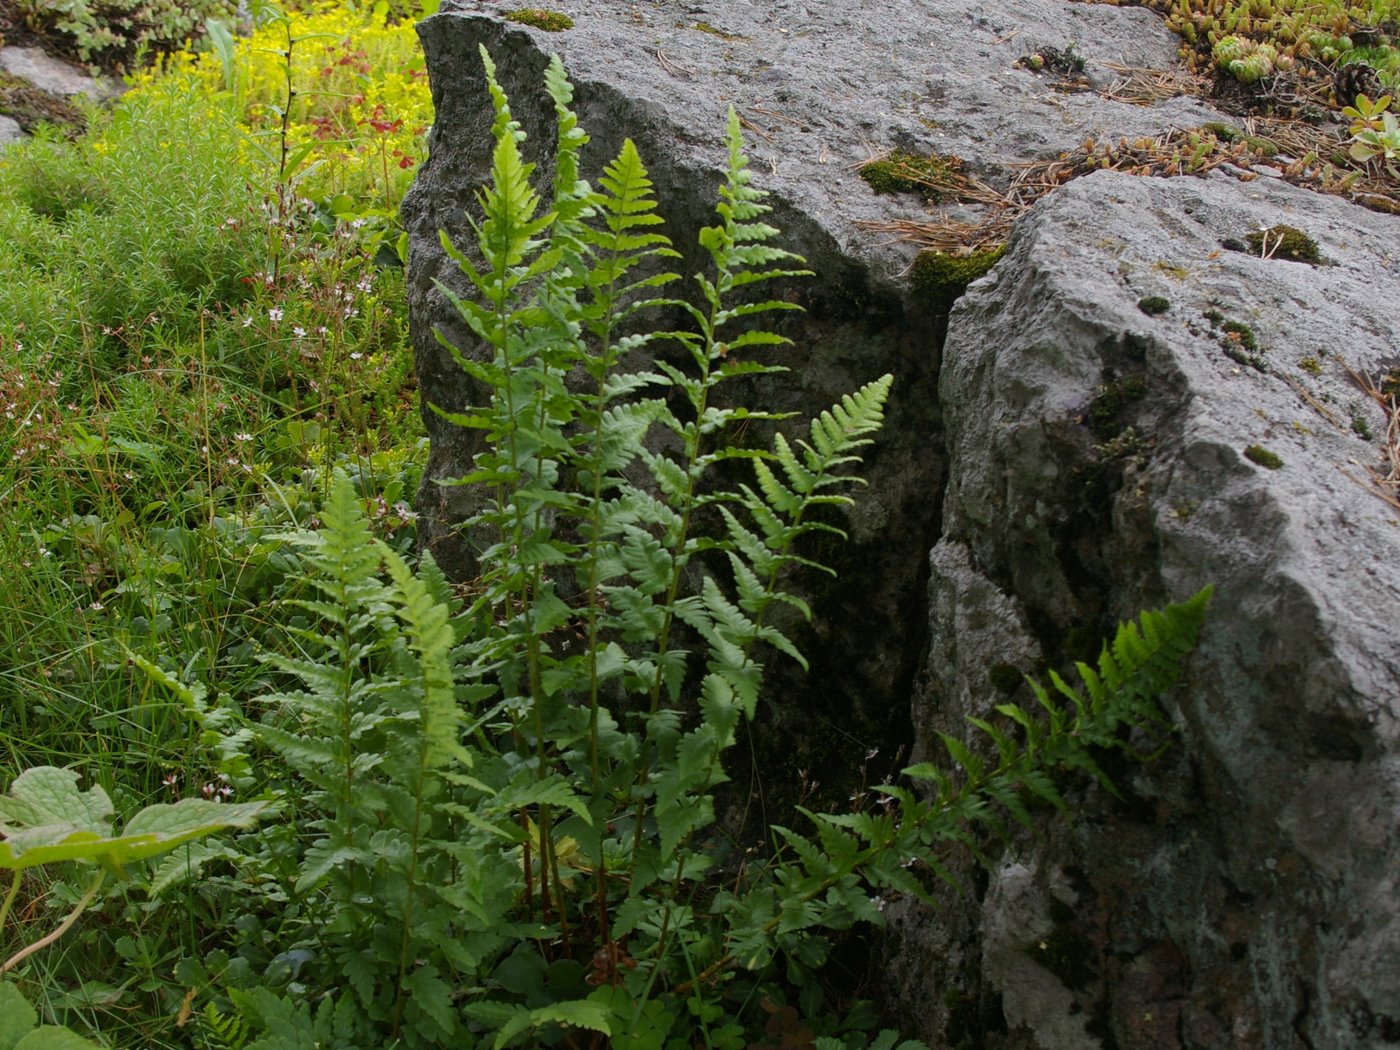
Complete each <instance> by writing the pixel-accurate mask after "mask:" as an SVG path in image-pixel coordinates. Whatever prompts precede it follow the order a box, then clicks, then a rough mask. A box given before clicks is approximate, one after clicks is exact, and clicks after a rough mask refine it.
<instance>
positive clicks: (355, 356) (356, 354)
mask: <svg viewBox="0 0 1400 1050" xmlns="http://www.w3.org/2000/svg"><path fill="white" fill-rule="evenodd" d="M364 356H365V355H364V354H362V353H360V352H359V351H358V350H356V351H355V352H354V353H352V354H351V355H350V360H351V361H358V360H359V359H360V358H362V357H364Z"/></svg>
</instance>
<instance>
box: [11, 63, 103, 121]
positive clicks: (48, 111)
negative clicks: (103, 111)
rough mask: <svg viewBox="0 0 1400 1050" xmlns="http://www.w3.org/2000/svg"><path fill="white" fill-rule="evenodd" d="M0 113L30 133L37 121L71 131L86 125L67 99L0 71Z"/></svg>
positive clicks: (79, 112)
mask: <svg viewBox="0 0 1400 1050" xmlns="http://www.w3.org/2000/svg"><path fill="white" fill-rule="evenodd" d="M0 116H6V117H10V118H12V119H13V120H14V121H15V123H17V124H18V125H19V126H20V128H21V129H22V130H24V131H26V132H29V133H30V134H33V132H34V129H35V128H37V127H38V126H39V125H40V124H54V125H57V126H59V127H63V128H68V129H70V133H71V134H77V133H78V132H81V131H82V130H83V129H84V128H86V127H87V118H86V117H85V116H84V115H83V113H82V111H81V110H80V109H78V108H77V107H76V106H74V105H73V104H72V103H71V102H68V101H67V100H65V99H62V98H60V97H58V96H57V95H51V94H49V92H47V91H44V90H42V89H40V88H36V87H35V86H34V85H33V84H31V83H29V81H27V80H24V79H23V78H21V77H16V76H11V75H10V74H8V73H0Z"/></svg>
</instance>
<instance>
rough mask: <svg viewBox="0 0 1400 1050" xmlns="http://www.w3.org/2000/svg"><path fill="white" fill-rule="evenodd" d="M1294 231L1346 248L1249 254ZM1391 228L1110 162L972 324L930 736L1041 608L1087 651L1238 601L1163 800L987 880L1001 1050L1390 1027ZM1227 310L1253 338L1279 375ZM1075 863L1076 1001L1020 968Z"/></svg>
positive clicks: (1050, 625) (952, 429)
mask: <svg viewBox="0 0 1400 1050" xmlns="http://www.w3.org/2000/svg"><path fill="white" fill-rule="evenodd" d="M1280 219H1286V220H1287V222H1288V223H1289V224H1291V225H1294V226H1297V227H1301V228H1303V229H1305V230H1306V231H1309V232H1310V233H1313V234H1315V235H1316V239H1317V242H1318V244H1319V245H1320V246H1321V251H1322V254H1323V257H1324V259H1326V260H1327V262H1326V264H1325V265H1317V266H1314V265H1309V264H1306V263H1300V262H1293V261H1286V260H1282V259H1279V258H1265V257H1262V254H1261V255H1258V256H1256V255H1254V254H1252V253H1248V252H1240V251H1231V250H1228V249H1224V248H1222V247H1221V243H1222V241H1227V240H1239V239H1241V238H1243V237H1244V236H1245V235H1246V234H1247V233H1249V232H1251V231H1255V230H1258V229H1260V228H1262V227H1270V226H1272V225H1274V224H1275V223H1276V222H1277V221H1278V220H1280ZM1397 244H1400V220H1397V219H1395V218H1393V217H1388V216H1378V215H1374V214H1371V213H1369V212H1365V211H1362V210H1360V209H1358V208H1356V207H1354V206H1352V205H1349V204H1346V203H1344V202H1342V201H1339V200H1337V199H1335V198H1327V197H1321V196H1318V195H1315V194H1310V193H1308V192H1306V191H1303V190H1299V189H1296V188H1294V187H1291V186H1288V185H1286V184H1283V183H1280V182H1277V181H1273V180H1260V181H1258V182H1254V183H1249V184H1243V185H1242V184H1240V183H1238V182H1236V181H1235V180H1233V179H1229V178H1225V177H1218V178H1210V179H1205V180H1201V179H1174V180H1159V179H1145V178H1133V177H1130V176H1125V175H1118V174H1115V173H1099V174H1096V175H1092V176H1089V177H1086V178H1083V179H1080V180H1077V181H1075V182H1073V183H1071V184H1069V185H1068V186H1066V187H1064V188H1063V189H1062V190H1060V191H1058V192H1057V193H1056V194H1054V195H1053V196H1051V197H1050V198H1048V199H1047V200H1045V201H1044V202H1042V203H1041V204H1040V205H1038V206H1037V207H1036V209H1034V211H1033V212H1032V213H1031V214H1030V215H1029V216H1027V218H1026V219H1025V220H1024V221H1023V222H1022V223H1021V224H1020V225H1019V226H1018V228H1017V230H1016V232H1015V234H1014V236H1013V238H1012V242H1011V245H1010V247H1009V250H1008V253H1007V255H1006V257H1005V258H1004V259H1003V261H1002V262H1001V264H1000V265H999V266H998V268H997V270H996V271H995V272H994V273H993V274H992V275H990V276H989V277H988V278H986V279H984V280H983V281H981V282H978V283H977V284H975V285H974V286H973V287H972V288H971V289H970V290H969V292H968V294H967V295H966V296H964V297H963V299H961V300H960V301H959V303H958V305H957V306H956V307H955V309H954V311H953V315H952V319H951V321H950V324H949V331H948V339H947V343H946V345H945V348H944V362H945V363H944V367H943V370H942V373H941V377H940V401H941V403H942V404H943V407H944V413H943V417H942V420H943V423H944V426H945V428H946V435H947V441H948V445H947V452H948V455H949V483H948V488H947V491H946V494H945V501H944V517H943V528H942V531H941V537H940V540H939V543H938V545H937V547H936V548H935V552H934V557H933V564H934V570H933V571H934V582H933V586H932V592H933V594H934V601H933V602H932V610H931V615H932V623H931V627H930V633H931V637H932V638H933V645H932V647H931V656H932V663H931V665H930V667H929V669H928V672H927V674H926V676H925V681H927V682H928V683H930V684H929V686H928V688H927V689H926V690H925V691H924V692H923V693H922V694H921V695H920V696H918V697H916V699H915V706H916V710H923V711H924V712H925V713H926V716H927V717H928V718H929V719H930V722H929V728H945V729H946V728H949V727H951V726H955V725H956V724H957V722H958V721H960V719H961V717H962V716H964V715H985V714H986V713H987V712H988V711H989V710H990V707H991V705H992V704H993V703H994V702H995V701H996V699H997V697H996V696H995V690H994V689H992V688H991V687H990V686H989V684H988V682H987V666H988V665H987V656H986V653H987V652H988V651H989V650H992V649H994V648H995V646H996V645H997V638H998V637H1002V638H1004V639H1005V640H1006V641H1007V642H1008V643H1009V649H1010V651H1011V652H1012V653H1016V652H1017V651H1018V650H1024V647H1025V644H1026V643H1025V638H1026V633H1027V631H1026V627H1027V625H1031V633H1033V634H1034V635H1036V636H1038V637H1039V639H1040V644H1041V651H1042V654H1043V657H1045V658H1048V659H1050V661H1051V662H1052V663H1059V662H1060V661H1061V660H1062V659H1063V658H1064V657H1066V656H1067V655H1074V654H1072V653H1067V652H1066V649H1068V648H1072V645H1066V640H1067V639H1070V638H1073V637H1074V636H1075V634H1076V633H1077V632H1078V631H1079V629H1080V628H1081V627H1082V625H1084V624H1086V623H1087V624H1091V625H1096V626H1097V630H1096V631H1094V632H1091V633H1092V634H1095V635H1097V634H1102V633H1107V631H1108V630H1109V629H1110V628H1111V627H1112V623H1113V622H1114V621H1115V620H1118V619H1125V618H1128V617H1131V616H1132V615H1133V614H1134V612H1135V611H1136V610H1137V609H1139V608H1141V607H1143V606H1149V605H1157V604H1160V603H1162V602H1163V601H1166V600H1172V599H1179V598H1182V597H1184V596H1186V595H1187V594H1190V593H1192V592H1194V591H1195V590H1196V589H1198V588H1199V587H1201V586H1203V585H1204V584H1206V583H1214V584H1216V585H1217V588H1218V590H1217V595H1216V598H1215V603H1214V609H1213V612H1212V615H1211V618H1210V620H1209V622H1208V625H1207V629H1206V636H1205V638H1204V640H1203V642H1202V644H1201V647H1200V650H1199V652H1198V653H1197V654H1196V656H1195V658H1194V659H1193V660H1192V663H1191V673H1190V677H1189V680H1188V682H1187V683H1186V685H1185V687H1184V688H1183V689H1181V691H1180V694H1179V697H1178V704H1179V706H1178V707H1177V708H1176V709H1175V710H1174V714H1175V716H1176V718H1177V720H1178V722H1179V724H1180V728H1181V732H1182V737H1183V742H1184V747H1183V752H1182V753H1181V754H1178V755H1177V756H1176V757H1175V759H1174V760H1173V761H1174V762H1175V763H1176V766H1177V767H1176V768H1175V769H1174V770H1173V771H1172V772H1171V773H1170V774H1167V773H1165V772H1164V773H1163V775H1161V776H1160V777H1154V778H1149V779H1144V780H1143V781H1142V782H1141V783H1140V784H1139V785H1138V786H1137V790H1138V792H1139V798H1138V801H1139V803H1140V807H1139V808H1140V809H1141V811H1142V812H1135V811H1132V810H1130V809H1128V808H1125V807H1122V806H1117V805H1110V804H1108V803H1107V802H1106V801H1105V800H1103V799H1098V800H1097V801H1095V800H1092V799H1087V800H1086V801H1085V806H1086V817H1085V818H1084V819H1082V820H1081V821H1080V823H1079V824H1078V825H1077V827H1076V828H1075V829H1074V830H1072V831H1068V830H1065V829H1061V830H1060V831H1058V832H1056V833H1055V834H1054V835H1052V836H1051V838H1050V839H1049V840H1048V841H1042V842H1039V843H1037V844H1035V845H1034V846H1033V847H1031V848H1030V849H1029V850H1028V851H1027V852H1024V853H1022V854H1019V855H1018V859H1019V865H1020V866H1019V867H1017V868H1016V872H1015V877H1014V881H1015V883H1016V890H1015V892H1014V894H1013V893H1012V892H1011V890H1010V889H1009V887H1008V885H1007V879H1008V878H1009V877H1010V876H1008V874H1007V869H1003V870H1001V871H998V872H997V873H995V874H994V875H993V878H992V885H991V889H990V891H989V892H988V893H987V895H986V898H985V900H984V902H983V905H982V907H983V918H984V922H985V926H984V930H983V932H984V934H985V940H984V944H983V957H984V964H985V965H984V970H983V974H982V976H983V979H984V980H989V981H992V982H993V984H994V985H996V991H997V992H999V994H1001V995H1002V997H1003V1000H1004V1001H1005V1002H1006V1020H1007V1022H1008V1025H1009V1026H1010V1028H1011V1031H1012V1033H1013V1036H1014V1034H1015V1032H1016V1026H1017V1025H1018V1024H1019V1025H1021V1026H1022V1028H1023V1032H1022V1034H1021V1036H1020V1037H1019V1038H1018V1039H1013V1040H1012V1041H1011V1042H1008V1044H1007V1045H1015V1046H1025V1047H1046V1048H1049V1047H1065V1048H1068V1047H1071V1046H1084V1045H1089V1044H1087V1043H1085V1042H1084V1041H1083V1039H1082V1037H1080V1036H1078V1035H1064V1034H1061V1035H1056V1034H1055V1033H1056V1032H1063V1026H1064V1025H1065V1024H1066V1023H1068V1021H1069V1020H1071V1019H1075V1018H1080V1017H1082V1015H1084V1014H1085V1013H1086V1012H1087V1013H1089V1014H1091V1015H1092V1014H1094V1012H1095V1011H1097V1012H1098V1015H1099V1021H1100V1026H1101V1027H1100V1032H1099V1034H1100V1035H1102V1034H1103V1031H1104V1030H1111V1031H1113V1033H1114V1034H1115V1036H1116V1038H1117V1040H1118V1045H1124V1046H1153V1047H1158V1046H1172V1047H1175V1046H1181V1047H1200V1048H1205V1047H1210V1046H1223V1045H1230V1046H1241V1047H1243V1046H1248V1047H1255V1046H1257V1047H1291V1046H1295V1045H1296V1046H1299V1047H1303V1046H1329V1047H1353V1046H1370V1045H1383V1041H1384V1040H1385V1039H1392V1038H1394V1037H1395V1034H1396V1025H1397V1023H1400V1022H1397V1020H1396V1019H1395V1018H1397V1016H1398V1015H1397V1014H1396V1012H1395V1011H1396V1006H1397V991H1400V922H1397V916H1396V898H1395V896H1394V893H1395V874H1394V873H1395V872H1396V871H1397V870H1400V842H1397V841H1396V839H1395V836H1394V834H1393V829H1394V828H1395V826H1396V824H1397V819H1400V782H1398V781H1397V777H1396V774H1397V771H1400V724H1397V714H1400V708H1397V700H1398V699H1400V647H1398V646H1397V644H1396V641H1395V624H1396V623H1397V622H1400V574H1397V573H1396V571H1395V565H1396V563H1397V558H1398V557H1400V512H1398V511H1397V510H1396V509H1394V508H1393V507H1391V506H1389V505H1388V504H1387V503H1386V502H1385V501H1384V500H1382V499H1381V498H1379V497H1378V496H1377V495H1375V494H1373V493H1372V492H1369V491H1367V489H1366V488H1365V487H1364V486H1363V484H1361V483H1359V482H1360V481H1362V480H1364V478H1365V476H1366V475H1365V469H1364V467H1365V465H1369V464H1376V463H1378V462H1379V460H1378V457H1377V442H1376V440H1375V439H1373V438H1372V439H1368V438H1365V437H1362V436H1361V435H1359V434H1358V433H1356V432H1355V431H1354V430H1353V428H1352V423H1353V421H1354V420H1369V421H1370V423H1371V426H1372V432H1375V431H1376V430H1378V428H1379V426H1380V425H1383V422H1384V420H1383V417H1382V416H1381V414H1380V412H1379V410H1378V407H1377V406H1376V405H1375V404H1374V402H1371V401H1369V400H1368V399H1367V398H1365V397H1364V396H1363V395H1362V394H1361V392H1360V391H1359V390H1358V388H1357V387H1356V385H1355V383H1354V381H1353V380H1352V379H1351V377H1350V376H1349V374H1348V371H1347V369H1348V367H1350V368H1352V369H1355V370H1357V371H1358V372H1361V373H1365V374H1368V375H1372V376H1375V375H1377V374H1379V372H1380V371H1381V370H1382V368H1383V366H1384V365H1385V364H1387V363H1388V364H1389V365H1391V366H1393V365H1394V363H1395V347H1396V346H1397V345H1398V343H1397V340H1400V328H1397V323H1396V320H1395V317H1394V312H1393V309H1392V308H1391V305H1390V296H1391V293H1390V292H1388V291H1387V289H1393V288H1394V287H1396V282H1397V280H1400V252H1397V250H1396V246H1397ZM1148 296H1162V297H1164V298H1166V299H1167V300H1168V301H1169V302H1170V304H1171V306H1170V309H1168V310H1167V311H1166V312H1164V313H1161V314H1159V315H1156V316H1148V315H1146V314H1145V313H1144V312H1143V311H1142V310H1141V309H1140V308H1139V306H1138V303H1139V302H1140V301H1141V300H1142V299H1143V298H1144V297H1148ZM1206 315H1212V316H1213V317H1216V318H1220V317H1223V318H1225V320H1226V322H1228V321H1230V319H1236V320H1238V321H1239V322H1240V323H1241V324H1245V325H1247V326H1248V328H1249V329H1250V330H1251V331H1252V332H1253V334H1254V338H1255V339H1256V340H1257V344H1258V348H1259V352H1258V356H1259V358H1261V359H1262V360H1261V365H1262V368H1263V370H1262V371H1261V370H1260V369H1258V368H1254V367H1251V366H1249V365H1248V364H1243V363H1241V362H1240V361H1239V360H1236V359H1235V358H1234V357H1232V356H1231V355H1230V351H1235V352H1236V353H1238V345H1237V342H1236V340H1234V339H1232V338H1231V337H1230V334H1229V332H1228V331H1225V330H1223V328H1222V322H1221V321H1219V320H1214V321H1213V320H1211V319H1209V318H1208V317H1207V316H1206ZM1110 409H1111V411H1110ZM1252 448H1253V449H1260V448H1262V449H1265V450H1267V451H1271V452H1273V453H1274V454H1275V455H1276V456H1277V457H1278V460H1279V461H1281V465H1279V466H1277V469H1268V468H1267V466H1263V465H1260V464H1259V463H1257V462H1254V461H1253V460H1251V458H1250V456H1249V453H1248V450H1249V449H1252ZM1267 462H1272V461H1267ZM950 594H951V596H952V599H953V600H949V595H950ZM968 598H970V600H971V601H972V603H973V606H974V608H977V609H979V610H985V615H983V616H981V617H975V616H972V615H970V614H969V613H968V612H967V610H966V609H965V608H964V605H965V604H966V599H968ZM958 599H963V600H958ZM1081 655H1090V654H1081ZM1033 665H1034V660H1030V661H1029V666H1033ZM1020 666H1021V667H1022V668H1024V669H1029V666H1028V664H1025V663H1023V664H1021V665H1020ZM1028 871H1029V872H1032V874H1028ZM1071 871H1072V872H1073V873H1074V878H1075V880H1076V882H1077V894H1078V900H1077V901H1076V903H1075V907H1074V909H1073V914H1067V915H1064V916H1062V917H1061V920H1060V921H1059V923H1058V924H1057V925H1056V928H1055V931H1054V932H1055V934H1056V935H1057V936H1059V937H1062V938H1068V939H1071V940H1073V941H1074V942H1075V943H1077V944H1078V945H1079V954H1080V958H1079V959H1078V961H1077V962H1076V963H1075V967H1076V968H1077V969H1080V970H1084V969H1087V970H1090V971H1092V972H1093V976H1092V978H1088V979H1086V980H1085V982H1084V984H1083V986H1082V987H1080V988H1078V989H1073V988H1071V989H1068V990H1071V991H1078V992H1079V994H1078V996H1077V1000H1076V999H1064V1000H1063V1001H1061V1000H1056V999H1055V998H1054V997H1052V996H1045V995H1038V994H1037V995H1032V994H1031V993H1029V992H1028V991H1027V990H1026V988H1027V986H1026V984H1025V975H1024V973H1023V972H1022V971H1024V965H1021V966H1019V967H1010V968H1008V967H1006V966H1005V965H1002V964H999V963H997V960H1003V962H1004V960H1005V959H1007V958H1015V957H1017V952H1018V951H1019V953H1020V955H1019V958H1020V959H1022V960H1024V959H1027V958H1030V959H1033V958H1034V956H1035V951H1036V945H1037V944H1038V943H1039V941H1040V940H1042V939H1043V937H1044V936H1045V931H1044V930H1043V929H1041V928H1040V927H1038V926H1037V925H1035V924H1034V923H1031V924H1029V925H1027V924H1025V923H1019V922H1018V923H1011V922H1008V921H1007V914H1006V913H1007V911H1008V907H1009V905H1008V904H1007V901H1008V900H1015V902H1016V904H1015V910H1014V912H1013V913H1012V914H1015V915H1019V914H1020V913H1021V912H1022V911H1024V910H1025V909H1026V907H1027V905H1026V903H1025V901H1026V897H1027V893H1028V891H1027V890H1026V888H1025V884H1026V883H1027V881H1028V880H1029V881H1032V882H1033V881H1034V879H1035V878H1036V877H1039V878H1040V880H1041V898H1042V900H1041V903H1042V910H1041V912H1040V913H1039V914H1038V917H1037V922H1040V923H1044V922H1048V921H1050V918H1049V917H1050V916H1052V915H1053V913H1054V898H1053V895H1052V893H1051V891H1050V883H1051V882H1053V880H1054V879H1057V878H1063V877H1065V873H1066V872H1071ZM1018 927H1023V929H1022V932H1019V933H1018V932H1016V931H1017V928H1018ZM1061 962H1064V960H1061ZM999 965H1000V966H1001V969H1000V970H998V966H999ZM1042 969H1043V971H1044V973H1049V972H1050V970H1048V969H1044V968H1042ZM1052 969H1053V967H1052ZM1149 973H1150V974H1151V976H1152V981H1153V982H1155V983H1154V985H1153V987H1152V988H1148V987H1147V984H1146V983H1145V981H1144V974H1149ZM999 974H1000V976H999ZM1062 983H1063V982H1062ZM1008 997H1010V998H1009V999H1008ZM1167 1016H1171V1017H1174V1018H1176V1021H1175V1022H1173V1023H1172V1024H1171V1025H1170V1026H1169V1029H1170V1032H1171V1034H1170V1036H1169V1037H1168V1036H1166V1035H1160V1034H1159V1035H1157V1036H1153V1037H1152V1038H1150V1039H1149V1038H1147V1036H1146V1035H1145V1032H1146V1031H1148V1030H1152V1023H1151V1019H1152V1018H1156V1019H1157V1020H1159V1021H1160V1020H1161V1019H1162V1018H1163V1017H1167ZM1144 1026H1146V1028H1144ZM1032 1032H1033V1033H1034V1034H1033V1035H1031V1034H1026V1033H1032ZM1133 1033H1136V1035H1134V1034H1133Z"/></svg>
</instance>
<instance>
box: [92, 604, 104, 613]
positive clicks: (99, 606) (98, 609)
mask: <svg viewBox="0 0 1400 1050" xmlns="http://www.w3.org/2000/svg"><path fill="white" fill-rule="evenodd" d="M88 608H89V609H91V610H92V611H93V612H101V611H102V608H103V606H102V603H101V602H93V603H92V604H91V605H89V606H88Z"/></svg>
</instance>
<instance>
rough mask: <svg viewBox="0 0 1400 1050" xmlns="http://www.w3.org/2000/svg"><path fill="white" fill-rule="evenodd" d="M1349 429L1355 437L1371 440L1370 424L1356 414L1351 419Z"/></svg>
mask: <svg viewBox="0 0 1400 1050" xmlns="http://www.w3.org/2000/svg"><path fill="white" fill-rule="evenodd" d="M1351 429H1352V432H1353V433H1355V434H1356V436H1357V437H1359V438H1364V439H1365V440H1367V441H1370V440H1371V437H1372V434H1371V424H1370V423H1367V422H1366V420H1364V419H1362V418H1361V417H1360V416H1357V417H1356V418H1355V419H1353V420H1352V421H1351Z"/></svg>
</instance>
